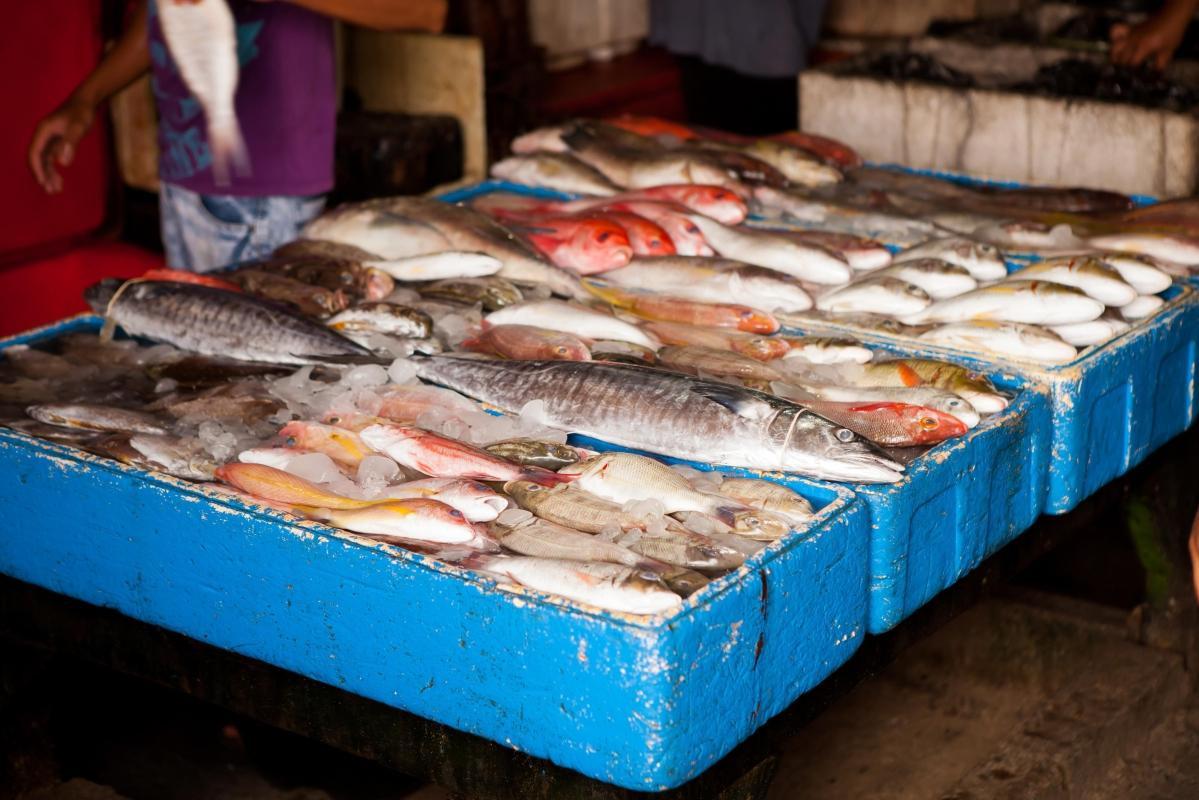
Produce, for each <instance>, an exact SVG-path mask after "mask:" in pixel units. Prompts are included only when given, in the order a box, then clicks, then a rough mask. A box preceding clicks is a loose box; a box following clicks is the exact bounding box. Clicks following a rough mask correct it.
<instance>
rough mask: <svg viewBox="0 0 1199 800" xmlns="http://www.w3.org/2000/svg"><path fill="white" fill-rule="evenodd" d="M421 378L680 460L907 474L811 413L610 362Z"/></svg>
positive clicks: (843, 474)
mask: <svg viewBox="0 0 1199 800" xmlns="http://www.w3.org/2000/svg"><path fill="white" fill-rule="evenodd" d="M416 364H417V374H418V375H419V376H420V377H421V378H423V379H425V380H427V381H430V382H432V383H437V384H440V385H442V386H446V387H449V388H451V389H455V390H457V391H459V392H461V393H462V394H465V395H468V396H470V397H474V398H476V399H478V400H481V401H483V402H485V403H490V404H492V405H494V406H498V407H500V408H503V409H508V410H512V411H516V410H519V409H521V408H523V407H524V405H525V404H526V403H529V402H531V401H533V400H541V401H542V402H543V403H544V413H545V417H544V421H545V423H546V424H548V425H551V426H553V427H557V428H561V429H563V430H567V431H572V432H575V433H581V434H585V435H588V436H594V437H596V438H599V439H603V440H605V441H609V442H613V443H615V444H619V445H624V446H626V447H635V448H638V449H642V450H649V451H651V452H655V453H661V454H664V455H669V456H675V457H678V458H686V459H693V460H697V461H709V462H713V463H717V464H725V465H729V466H740V467H750V468H756V469H777V470H785V471H789V472H799V473H803V474H806V475H812V476H814V477H819V478H827V479H829V480H844V481H859V482H864V483H892V482H895V481H898V480H899V479H900V477H901V474H900V473H901V471H902V469H903V467H901V466H900V465H899V464H896V463H895V462H894V461H891V460H890V459H889V458H887V457H886V456H885V455H883V453H882V452H881V451H879V450H877V449H876V448H875V447H874V446H873V445H871V444H869V443H867V442H866V441H864V440H863V439H861V438H860V437H859V436H857V434H855V433H853V432H852V431H850V430H847V429H845V428H840V427H838V426H837V425H834V424H833V423H831V422H829V421H828V420H826V419H824V418H823V417H819V416H817V415H815V414H813V413H811V412H810V411H808V410H807V409H805V408H804V407H803V406H799V405H796V404H794V403H788V402H786V401H782V400H779V399H778V398H774V397H771V396H770V395H767V394H764V393H761V392H754V391H751V390H749V389H742V388H740V387H735V386H729V385H727V384H722V383H716V382H713V381H706V380H701V379H698V378H692V377H689V376H686V375H679V374H675V373H671V372H665V371H662V370H658V369H653V368H650V367H638V366H633V365H629V364H611V363H604V362H595V361H591V362H582V361H579V362H575V361H484V360H478V359H466V358H455V357H452V356H430V357H424V358H420V359H417V360H416Z"/></svg>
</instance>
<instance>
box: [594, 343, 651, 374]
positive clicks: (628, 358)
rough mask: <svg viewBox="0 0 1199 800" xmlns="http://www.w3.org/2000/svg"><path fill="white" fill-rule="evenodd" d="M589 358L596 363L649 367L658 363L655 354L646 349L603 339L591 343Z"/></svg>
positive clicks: (637, 345)
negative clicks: (612, 362) (611, 362)
mask: <svg viewBox="0 0 1199 800" xmlns="http://www.w3.org/2000/svg"><path fill="white" fill-rule="evenodd" d="M591 357H592V358H593V359H595V360H596V361H614V362H617V363H621V364H641V365H642V366H649V367H652V366H653V365H654V364H656V363H657V362H658V356H657V354H656V353H655V352H654V351H653V350H651V349H650V348H648V347H642V346H641V345H639V344H633V343H632V342H614V341H608V340H605V339H600V340H599V341H595V342H592V343H591Z"/></svg>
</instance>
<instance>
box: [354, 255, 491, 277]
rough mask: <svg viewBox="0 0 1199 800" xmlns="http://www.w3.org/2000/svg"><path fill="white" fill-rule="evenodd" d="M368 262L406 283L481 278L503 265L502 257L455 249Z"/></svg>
mask: <svg viewBox="0 0 1199 800" xmlns="http://www.w3.org/2000/svg"><path fill="white" fill-rule="evenodd" d="M366 263H368V264H370V265H371V266H372V267H374V268H375V269H378V270H380V271H382V272H384V273H386V274H387V275H389V276H391V278H393V279H394V280H397V281H401V282H404V283H409V282H412V281H435V280H441V279H445V278H478V277H483V276H486V275H494V274H495V273H497V272H499V271H500V270H502V269H503V267H504V264H503V262H502V261H500V259H498V258H496V257H495V256H492V255H488V254H487V253H474V252H459V251H455V250H446V251H443V252H440V253H427V254H425V255H419V256H407V257H404V258H392V259H380V260H378V261H368V262H366Z"/></svg>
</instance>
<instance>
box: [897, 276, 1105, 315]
mask: <svg viewBox="0 0 1199 800" xmlns="http://www.w3.org/2000/svg"><path fill="white" fill-rule="evenodd" d="M1103 308H1104V306H1103V303H1101V302H1099V301H1098V300H1096V299H1094V298H1092V297H1088V296H1087V295H1086V294H1085V293H1084V292H1082V291H1081V290H1079V289H1075V288H1073V287H1071V286H1062V285H1060V284H1056V283H1049V282H1047V281H1025V280H1008V281H1004V282H1003V283H997V284H994V285H991V286H983V287H980V288H978V289H975V290H974V291H972V292H966V293H965V294H960V295H958V296H957V297H950V298H948V299H946V300H939V301H937V302H936V303H933V304H932V305H930V306H929V307H928V308H926V309H924V310H923V311H918V312H916V313H914V314H909V315H907V316H904V317H903V319H902V321H903V322H905V323H908V324H919V323H929V322H964V321H966V320H978V319H990V320H1001V321H1005V322H1023V323H1026V324H1029V325H1070V324H1073V323H1075V322H1087V321H1089V320H1092V319H1095V318H1097V317H1098V316H1099V315H1100V314H1102V313H1103Z"/></svg>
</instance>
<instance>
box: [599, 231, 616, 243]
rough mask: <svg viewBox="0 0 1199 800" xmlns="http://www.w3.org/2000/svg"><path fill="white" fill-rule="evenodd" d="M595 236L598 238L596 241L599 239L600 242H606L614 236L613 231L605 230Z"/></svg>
mask: <svg viewBox="0 0 1199 800" xmlns="http://www.w3.org/2000/svg"><path fill="white" fill-rule="evenodd" d="M595 238H596V241H598V242H599V243H600V244H603V243H604V242H606V241H608V240H609V239H611V238H612V231H604V232H603V233H601V234H600V235H599V236H596V237H595Z"/></svg>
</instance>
